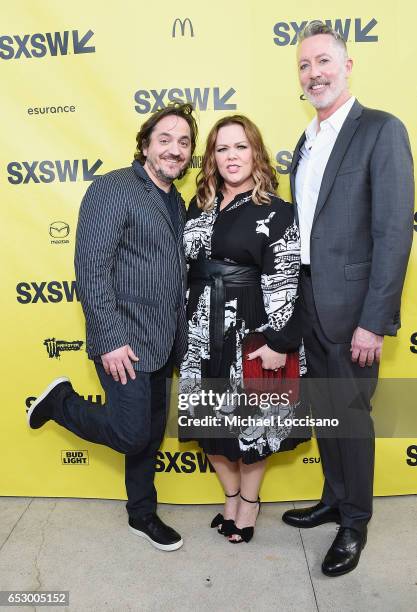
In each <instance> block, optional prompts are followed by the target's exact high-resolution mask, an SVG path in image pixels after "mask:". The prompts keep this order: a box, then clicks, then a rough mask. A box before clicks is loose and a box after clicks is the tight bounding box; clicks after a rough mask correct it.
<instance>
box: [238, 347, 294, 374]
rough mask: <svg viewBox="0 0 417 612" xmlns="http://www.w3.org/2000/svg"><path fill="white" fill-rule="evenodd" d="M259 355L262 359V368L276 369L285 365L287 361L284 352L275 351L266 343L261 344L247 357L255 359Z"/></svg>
mask: <svg viewBox="0 0 417 612" xmlns="http://www.w3.org/2000/svg"><path fill="white" fill-rule="evenodd" d="M257 357H260V358H261V359H262V367H263V369H264V370H278V369H279V368H283V367H285V363H286V361H287V354H286V353H276V352H275V351H273V350H272V349H271V348H269V346H268V345H267V344H264V346H261V347H260V348H258V349H257V350H256V351H253V353H249V354H248V356H247V359H250V360H251V359H256V358H257Z"/></svg>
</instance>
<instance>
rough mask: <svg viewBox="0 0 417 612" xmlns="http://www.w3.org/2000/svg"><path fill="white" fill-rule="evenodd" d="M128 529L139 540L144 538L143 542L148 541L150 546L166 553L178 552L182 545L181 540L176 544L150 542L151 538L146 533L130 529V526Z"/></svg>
mask: <svg viewBox="0 0 417 612" xmlns="http://www.w3.org/2000/svg"><path fill="white" fill-rule="evenodd" d="M128 527H129V530H130V531H131V532H132V533H134V534H135V535H136V536H138V537H139V538H144V539H145V540H148V542H149V543H150V544H152V546H153V547H154V548H157V549H158V550H164V551H166V552H170V551H171V550H178V549H179V548H181V546H182V545H183V544H184V540H182V539H181V540H179V541H178V542H174V544H159V542H155V540H152V538H150V537H149V536H148V534H147V533H145V532H143V531H139V529H135V528H134V527H131V526H130V525H128Z"/></svg>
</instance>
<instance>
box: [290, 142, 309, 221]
mask: <svg viewBox="0 0 417 612" xmlns="http://www.w3.org/2000/svg"><path fill="white" fill-rule="evenodd" d="M305 139H306V135H305V132H303V133H302V135H301V137H300V140H299V141H298V142H297V146H296V147H295V149H294V154H293V157H292V162H291V168H290V187H291V196H292V201H293V204H294V213H295V220H296V223H297V225H298V206H297V200H296V197H295V175H296V173H297V166H298V162H299V161H300V157H301V154H300V151H301V147H302V146H303V144H304V141H305Z"/></svg>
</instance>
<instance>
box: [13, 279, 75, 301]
mask: <svg viewBox="0 0 417 612" xmlns="http://www.w3.org/2000/svg"><path fill="white" fill-rule="evenodd" d="M16 292H17V296H16V300H17V301H18V302H19V304H37V303H38V302H39V303H43V304H48V303H52V304H56V303H58V302H74V301H77V302H79V301H80V298H79V297H78V292H77V283H76V281H75V280H73V281H56V280H53V281H50V282H47V281H42V282H39V283H36V282H35V281H30V282H26V281H24V282H21V283H18V284H17V285H16Z"/></svg>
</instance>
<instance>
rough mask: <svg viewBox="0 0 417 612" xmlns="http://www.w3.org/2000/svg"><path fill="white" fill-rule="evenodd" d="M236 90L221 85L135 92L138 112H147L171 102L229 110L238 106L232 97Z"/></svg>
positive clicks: (208, 108) (206, 108) (203, 109)
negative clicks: (185, 102) (226, 88)
mask: <svg viewBox="0 0 417 612" xmlns="http://www.w3.org/2000/svg"><path fill="white" fill-rule="evenodd" d="M235 93H236V90H235V89H234V88H233V87H229V89H228V90H224V89H222V90H221V89H220V87H203V88H202V87H194V88H193V89H191V88H189V87H185V88H184V89H181V88H177V87H175V88H172V89H159V90H158V89H138V91H137V92H136V93H135V96H134V97H135V102H136V106H135V110H136V112H137V113H140V114H143V115H144V114H146V113H154V112H155V111H157V110H159V109H161V108H165V107H166V106H167V105H168V104H170V103H171V102H184V101H187V102H190V104H192V105H193V106H194V108H195V109H200V110H202V111H205V110H215V111H227V110H236V109H237V106H236V104H235V103H234V102H231V99H232V98H233V96H234V95H235Z"/></svg>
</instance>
